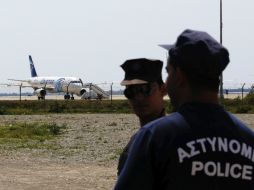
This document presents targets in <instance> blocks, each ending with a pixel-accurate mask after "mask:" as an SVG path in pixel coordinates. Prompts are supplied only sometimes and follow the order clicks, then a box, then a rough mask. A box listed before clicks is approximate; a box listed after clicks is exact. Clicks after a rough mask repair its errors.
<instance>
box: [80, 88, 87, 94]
mask: <svg viewBox="0 0 254 190" xmlns="http://www.w3.org/2000/svg"><path fill="white" fill-rule="evenodd" d="M85 92H86V89H84V88H82V89H81V90H80V92H79V93H80V96H82V95H83V94H84V93H85Z"/></svg>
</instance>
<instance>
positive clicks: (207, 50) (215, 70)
mask: <svg viewBox="0 0 254 190" xmlns="http://www.w3.org/2000/svg"><path fill="white" fill-rule="evenodd" d="M160 46H161V47H163V48H165V49H167V50H168V52H169V60H170V63H172V65H173V66H178V67H179V68H181V69H182V70H184V71H185V72H186V73H188V74H192V75H195V76H196V77H197V78H204V79H211V80H212V79H217V78H219V76H220V74H221V73H222V71H223V70H224V69H225V68H226V66H227V65H228V63H229V53H228V50H227V49H226V48H225V47H223V46H222V45H221V44H220V43H219V42H217V41H216V40H215V39H214V38H213V37H211V36H210V35H209V34H208V33H206V32H202V31H195V30H190V29H187V30H184V31H183V32H182V33H181V34H180V35H179V36H178V38H177V41H176V42H175V44H173V45H160Z"/></svg>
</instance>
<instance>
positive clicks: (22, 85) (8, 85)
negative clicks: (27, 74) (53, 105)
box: [0, 83, 32, 88]
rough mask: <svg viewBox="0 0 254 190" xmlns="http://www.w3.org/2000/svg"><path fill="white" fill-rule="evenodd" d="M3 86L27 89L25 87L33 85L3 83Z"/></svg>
mask: <svg viewBox="0 0 254 190" xmlns="http://www.w3.org/2000/svg"><path fill="white" fill-rule="evenodd" d="M0 85H1V86H6V87H10V86H21V87H22V88H25V87H31V88H32V86H31V85H28V84H23V83H3V84H0Z"/></svg>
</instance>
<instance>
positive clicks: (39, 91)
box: [34, 88, 47, 97]
mask: <svg viewBox="0 0 254 190" xmlns="http://www.w3.org/2000/svg"><path fill="white" fill-rule="evenodd" d="M34 94H36V95H37V96H38V97H45V95H46V94H47V93H46V90H45V89H43V88H39V89H37V90H35V91H34Z"/></svg>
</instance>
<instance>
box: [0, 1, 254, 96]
mask: <svg viewBox="0 0 254 190" xmlns="http://www.w3.org/2000/svg"><path fill="white" fill-rule="evenodd" d="M253 7H254V1H253V0H243V1H235V0H223V45H224V46H225V47H227V48H228V50H229V52H230V59H231V62H230V64H229V66H228V67H227V69H226V71H225V72H224V86H225V87H240V86H241V85H242V84H243V83H246V86H250V85H252V84H254V65H253V60H254V53H253V47H252V44H254V36H253V34H254V12H253V10H252V9H253ZM219 19H220V18H219V0H216V1H215V0H188V1H187V0H156V1H155V0H128V1H127V0H125V1H124V0H107V1H102V0H93V1H88V0H72V1H70V0H36V1H35V0H22V1H20V0H8V1H3V0H2V1H0V23H1V36H0V52H1V54H0V64H1V71H2V72H1V76H0V83H5V82H8V81H7V78H17V79H26V78H29V77H30V71H29V62H28V55H32V57H33V60H34V64H35V67H36V69H37V73H38V75H41V76H44V75H48V76H77V77H80V78H82V80H83V81H84V82H93V83H104V82H106V83H112V82H113V83H114V86H115V87H117V86H119V83H120V81H121V80H122V79H123V75H124V73H123V71H122V70H121V68H120V66H119V65H121V64H122V63H123V62H124V61H125V60H126V59H131V58H138V57H147V58H153V59H161V60H162V61H164V66H165V61H166V54H167V53H166V51H165V50H163V49H162V48H160V47H158V44H165V43H174V42H175V40H176V38H177V36H178V35H179V34H180V33H181V32H182V31H183V30H184V29H186V28H190V29H195V30H203V31H207V32H208V33H209V34H211V35H212V36H213V37H214V38H215V39H217V40H218V41H219V37H220V28H219ZM163 76H164V79H166V72H165V71H163ZM5 91H14V92H15V91H17V88H8V90H7V88H4V87H0V92H5Z"/></svg>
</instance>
